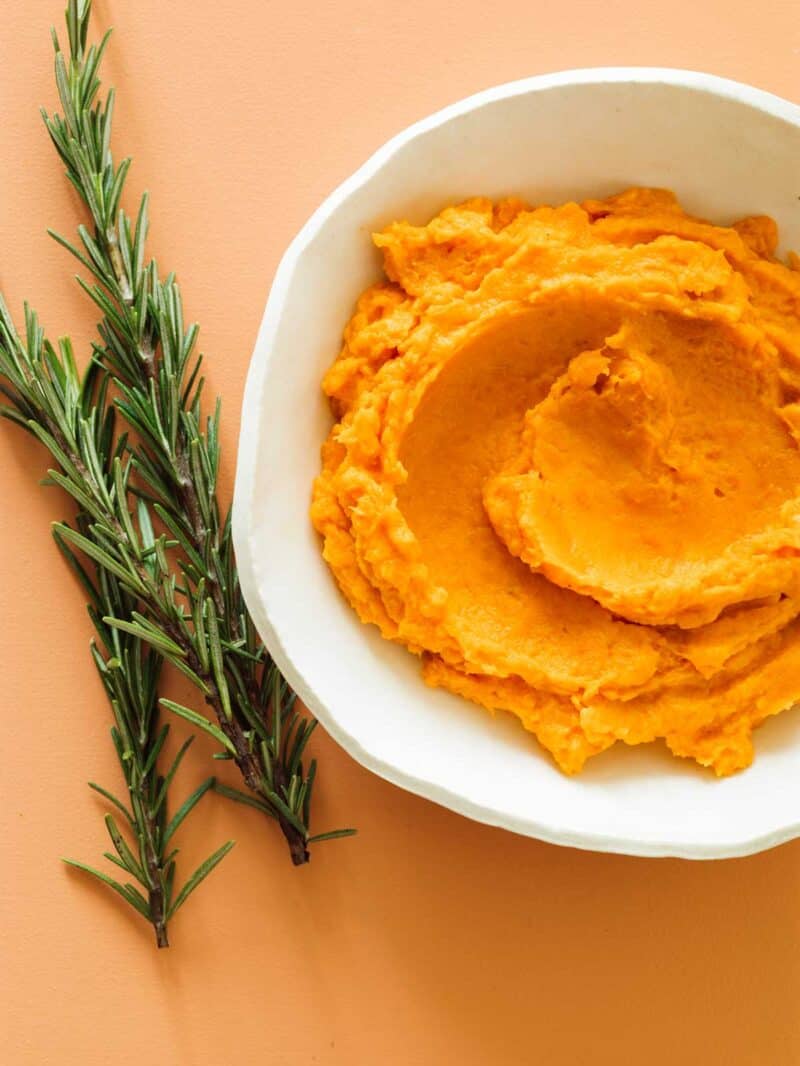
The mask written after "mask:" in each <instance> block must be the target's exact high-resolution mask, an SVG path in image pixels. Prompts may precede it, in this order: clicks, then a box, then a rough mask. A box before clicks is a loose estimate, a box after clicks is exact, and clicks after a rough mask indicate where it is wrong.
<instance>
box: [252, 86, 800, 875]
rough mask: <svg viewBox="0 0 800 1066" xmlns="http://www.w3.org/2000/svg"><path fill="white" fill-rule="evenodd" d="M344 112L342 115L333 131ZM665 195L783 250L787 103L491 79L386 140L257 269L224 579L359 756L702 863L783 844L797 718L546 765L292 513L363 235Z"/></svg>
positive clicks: (569, 832)
mask: <svg viewBox="0 0 800 1066" xmlns="http://www.w3.org/2000/svg"><path fill="white" fill-rule="evenodd" d="M346 121H347V119H346V116H343V122H345V123H346ZM630 185H656V186H667V187H669V188H672V189H673V190H675V192H677V194H678V195H679V197H680V199H681V201H682V203H683V204H684V206H685V207H686V208H687V209H688V210H689V211H691V212H693V213H695V214H698V215H701V216H705V217H708V218H710V219H712V220H715V221H720V222H726V221H730V220H733V219H736V218H739V217H741V216H743V215H747V214H756V213H758V214H761V213H763V214H769V215H772V216H773V217H774V218H775V219H777V221H778V223H779V225H780V228H781V236H782V242H783V247H784V249H785V248H791V247H800V202H798V201H799V200H800V108H799V107H797V106H795V105H794V104H790V103H788V102H786V101H785V100H781V99H779V98H778V97H775V96H771V95H769V94H768V93H764V92H760V91H759V90H757V89H753V88H750V87H748V86H746V85H740V84H738V83H736V82H732V81H725V80H722V79H720V78H715V77H711V76H709V75H706V74H694V73H690V72H688V71H681V70H657V69H650V68H627V69H626V68H620V69H599V70H579V71H568V72H566V73H560V74H548V75H544V76H543V77H537V78H531V79H529V80H525V81H518V82H513V83H511V84H509V85H501V86H499V87H498V88H495V89H489V90H488V91H486V92H482V93H479V94H478V95H477V96H472V97H470V98H469V99H467V100H463V101H461V102H460V103H457V104H454V105H453V106H452V107H448V108H446V109H445V110H444V111H440V112H438V113H437V114H435V115H432V116H431V117H430V118H426V119H424V120H423V121H422V122H419V123H417V124H416V125H415V126H412V127H411V128H410V129H408V130H406V131H405V132H403V133H401V134H400V135H399V136H397V137H395V138H394V139H393V140H391V141H390V142H389V143H388V144H386V145H385V146H384V147H383V148H381V149H380V150H379V151H378V152H376V154H375V155H374V156H373V157H372V158H371V159H370V160H369V161H368V162H367V163H365V164H364V166H362V167H361V169H360V170H358V171H357V172H356V173H355V174H354V175H353V176H352V177H351V178H349V179H348V180H347V181H346V182H345V183H344V184H343V185H341V186H340V187H339V188H338V189H337V190H336V191H335V192H334V193H333V194H332V195H331V196H329V197H328V199H327V200H326V201H325V203H324V204H323V205H322V206H321V207H320V208H319V210H318V211H316V212H315V214H314V215H313V216H312V218H311V219H310V220H309V221H308V222H307V223H306V225H305V226H304V227H303V229H302V231H301V232H300V234H299V235H298V236H297V238H296V239H295V240H294V242H293V243H292V245H291V247H290V248H289V250H288V251H287V252H286V254H285V256H284V257H283V260H282V262H281V264H280V267H279V269H278V272H277V275H276V277H275V280H274V283H273V286H272V291H271V294H270V297H269V301H268V303H267V308H266V312H265V314H264V320H263V324H262V326H261V331H260V333H259V337H258V342H257V344H256V349H255V352H254V354H253V360H252V364H251V367H250V372H249V376H248V379H247V389H246V393H245V401H244V411H243V418H242V430H241V439H240V443H239V460H238V471H237V481H236V494H235V506H234V536H235V542H236V549H237V552H238V558H239V567H240V572H241V579H242V585H243V588H244V592H245V595H246V597H247V602H248V604H249V606H250V609H251V611H252V614H253V618H254V620H255V622H256V625H257V626H258V628H259V630H260V632H261V633H262V634H263V637H264V639H265V641H266V643H267V645H268V646H269V648H270V651H271V652H272V654H273V656H274V657H275V660H276V662H277V663H278V665H279V666H280V668H281V669H282V670H283V672H284V673H285V675H286V677H287V678H288V680H289V681H290V682H291V684H292V685H293V686H294V688H295V689H296V690H297V692H298V693H299V695H300V697H301V698H302V699H303V701H304V702H305V703H306V704H307V705H308V706H309V708H310V709H311V710H312V711H313V713H314V714H315V715H317V716H318V717H319V719H320V720H321V722H322V724H323V725H324V726H325V728H326V729H327V730H328V731H329V732H330V733H331V734H332V735H333V736H334V737H335V738H336V740H338V741H339V743H340V744H342V746H343V747H344V748H346V750H347V751H348V752H350V754H351V755H352V756H353V757H354V758H356V759H357V760H358V761H359V762H361V763H363V764H364V765H365V766H367V767H369V768H370V769H371V770H373V771H375V773H377V774H380V775H381V776H382V777H385V778H387V779H388V780H389V781H393V782H394V783H395V784H397V785H400V786H402V787H403V788H407V789H409V790H411V791H412V792H416V793H419V794H420V795H422V796H426V797H427V798H429V799H432V800H434V801H435V802H437V803H441V804H443V805H444V806H446V807H450V808H451V809H453V810H456V811H459V812H460V813H462V814H465V815H467V816H469V817H471V818H475V819H477V820H479V821H482V822H488V823H490V824H492V825H499V826H504V827H505V828H507V829H511V830H514V831H515V832H517V833H524V834H528V835H530V836H534V837H539V838H541V839H542V840H548V841H552V842H555V843H559V844H569V845H573V846H576V847H582V848H593V849H596V850H602V851H617V852H625V853H628V854H631V855H678V856H685V857H687V858H720V857H723V856H731V855H743V854H747V853H749V852H754V851H758V850H760V849H762V848H767V847H770V846H772V845H774V844H777V843H779V842H781V841H784V840H787V839H789V838H790V837H794V836H797V835H800V718H799V717H798V714H797V713H785V714H783V715H781V716H780V717H779V718H777V719H774V720H773V721H771V722H769V723H767V724H766V725H764V726H763V727H762V728H760V729H759V730H758V731H757V734H756V749H757V755H756V761H755V763H754V765H753V766H752V767H751V768H750V769H749V770H747V771H745V772H744V773H742V774H738V775H736V776H734V777H730V778H727V779H725V780H722V781H717V780H716V779H714V778H713V776H712V775H711V774H710V772H708V771H702V770H700V769H698V768H697V767H696V766H694V765H688V764H687V763H685V762H682V761H680V760H678V759H674V758H672V757H670V756H668V755H667V754H666V751H665V749H664V748H663V747H662V746H661V745H648V746H647V747H642V748H627V747H623V745H617V746H616V747H615V748H614V749H613V750H612V751H611V752H608V753H606V754H604V755H601V756H599V757H598V758H597V759H595V760H592V762H591V763H590V765H589V766H588V767H587V769H586V770H585V771H584V773H583V774H582V775H581V776H580V777H579V778H574V779H571V778H567V777H564V776H563V775H562V774H561V773H559V771H558V770H556V769H555V767H554V766H553V764H552V762H551V761H550V759H549V757H548V756H547V755H545V754H544V753H543V752H542V751H541V749H540V748H539V747H538V745H537V743H536V741H535V740H534V739H533V737H532V736H530V735H529V734H527V733H525V732H524V731H523V730H522V728H521V727H519V726H518V725H517V724H516V721H515V720H513V719H512V718H511V716H510V715H509V716H505V715H498V717H497V718H494V719H493V718H491V717H490V716H489V715H488V714H487V713H486V712H485V711H483V710H481V709H480V708H478V707H476V706H473V705H472V704H470V703H468V702H466V701H464V700H461V699H460V698H458V697H456V696H453V695H451V694H449V693H446V692H443V691H439V690H431V689H428V688H427V687H426V686H425V685H424V683H423V682H422V679H421V678H420V675H419V663H418V661H417V659H416V658H414V657H413V656H412V655H410V654H409V653H408V652H406V651H405V649H403V648H401V647H399V646H396V645H392V644H390V643H388V642H387V641H384V640H382V639H381V637H380V636H379V635H378V633H377V631H376V630H375V629H373V628H371V627H367V626H364V625H362V624H361V623H360V622H359V621H358V619H357V618H356V615H355V614H354V612H353V611H352V609H351V608H350V607H349V606H348V604H347V603H346V602H345V600H344V599H343V597H342V596H341V595H340V593H339V591H338V589H337V588H336V586H335V584H334V581H333V578H332V576H331V574H330V572H329V570H328V568H327V566H326V565H325V563H324V562H323V560H322V557H321V554H320V544H319V543H318V540H317V537H316V535H315V533H314V531H313V530H312V528H311V523H310V521H309V518H308V507H309V500H310V491H311V483H312V480H313V478H314V476H315V475H316V474H317V472H318V470H319V448H320V445H321V443H322V441H323V439H324V438H325V436H326V435H327V433H328V431H329V428H330V425H331V418H330V415H329V412H328V409H327V405H326V403H325V402H324V400H323V397H322V393H321V390H320V380H321V378H322V375H323V372H324V371H325V370H326V368H327V367H328V366H329V364H330V363H331V361H332V360H333V358H334V357H335V356H336V354H337V352H338V349H339V343H340V337H341V333H342V329H343V327H344V325H345V323H346V322H347V320H348V318H349V316H350V314H351V312H352V309H353V304H354V301H355V300H356V297H357V296H358V295H359V294H360V292H361V291H362V290H363V289H364V288H365V287H366V286H367V285H368V284H370V283H371V282H373V281H375V280H376V279H377V278H379V277H380V261H379V257H378V255H377V254H376V252H375V250H374V249H373V247H372V243H371V241H370V233H371V231H373V230H375V229H378V228H380V227H382V226H384V225H385V224H386V223H388V222H390V221H392V220H394V219H398V218H407V219H410V220H411V221H414V222H417V223H424V222H426V221H428V219H429V218H430V217H432V216H433V215H434V214H435V213H436V212H437V211H438V210H439V209H440V208H441V207H442V206H444V205H445V204H448V203H455V202H458V201H459V200H462V199H465V198H467V197H469V196H474V195H487V196H490V197H498V196H502V195H506V194H512V193H515V194H519V195H521V196H523V197H524V198H526V199H527V200H529V201H531V202H533V203H542V202H550V203H560V202H563V201H565V200H569V199H572V198H574V199H578V200H580V199H581V198H584V197H589V196H603V195H604V194H608V193H611V192H615V191H617V190H620V189H623V188H625V187H627V186H630Z"/></svg>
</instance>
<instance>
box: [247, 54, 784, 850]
mask: <svg viewBox="0 0 800 1066" xmlns="http://www.w3.org/2000/svg"><path fill="white" fill-rule="evenodd" d="M608 83H631V84H645V85H646V84H653V85H674V86H678V87H680V88H688V89H693V90H696V91H699V92H704V93H709V94H711V95H714V96H718V97H722V98H725V99H728V100H732V101H735V102H738V103H741V104H744V105H746V106H750V107H752V108H754V109H756V110H759V111H762V112H764V113H765V114H767V115H770V116H772V117H775V118H778V119H781V120H783V121H785V122H787V123H789V124H791V125H793V126H796V127H798V128H800V105H797V104H794V103H792V102H791V101H789V100H786V99H784V98H783V97H780V96H777V95H775V94H773V93H771V92H768V91H766V90H764V89H758V88H756V87H754V86H752V85H748V84H746V83H744V82H739V81H734V80H731V79H729V78H723V77H719V76H717V75H715V74H707V73H703V72H700V71H695V70H684V69H681V68H673V67H645V66H642V67H638V66H633V67H624V66H623V67H616V66H615V67H585V68H576V69H570V70H561V71H555V72H553V73H548V74H539V75H534V76H532V77H527V78H521V79H518V80H515V81H510V82H505V83H503V84H500V85H495V86H492V87H490V88H487V89H483V90H481V91H479V92H477V93H474V94H472V95H470V96H467V97H464V98H462V99H460V100H457V101H455V102H454V103H452V104H449V105H447V106H445V107H443V108H441V109H439V110H437V111H435V112H433V113H431V114H430V115H427V116H426V117H424V118H422V119H420V120H418V121H416V122H414V123H412V124H411V125H410V126H407V127H406V128H405V129H403V130H401V131H400V132H399V133H397V134H395V135H394V136H393V137H391V138H390V139H389V140H387V141H386V142H385V143H384V144H383V145H381V147H379V148H378V149H377V150H376V151H375V152H373V153H372V155H371V156H369V158H368V159H367V160H366V161H365V162H364V163H363V164H362V165H361V166H360V167H358V169H357V170H355V171H354V172H353V173H352V174H351V175H350V176H349V177H348V178H346V179H345V180H344V181H343V182H342V183H341V184H340V185H338V186H337V187H336V188H335V189H334V190H333V191H332V192H331V193H330V194H329V195H328V196H327V197H326V198H325V199H324V201H323V202H322V203H321V204H320V206H319V207H318V208H317V209H316V210H315V211H314V212H313V214H312V215H311V216H310V217H309V218H308V220H307V221H306V222H305V224H304V225H303V226H302V228H301V229H300V230H299V232H298V233H297V235H296V236H295V238H294V239H293V240H292V242H291V243H290V244H289V246H288V248H287V249H286V251H285V252H284V254H283V256H282V258H281V260H280V262H279V264H278V267H277V270H276V272H275V276H274V279H273V282H272V285H271V287H270V291H269V296H268V299H267V304H266V307H265V310H264V315H263V318H262V321H261V326H260V328H259V332H258V335H257V339H256V343H255V346H254V350H253V354H252V356H251V360H250V364H249V368H248V371H247V377H246V382H245V389H244V398H243V402H242V418H241V427H240V433H239V443H238V454H237V461H236V476H235V484H234V497H233V519H232V525H233V541H234V548H235V551H236V557H237V562H238V567H239V578H240V583H241V588H242V592H243V595H244V597H245V601H246V603H247V605H248V607H249V609H250V612H251V614H252V616H253V619H254V621H255V623H256V626H257V628H258V630H259V632H260V634H261V636H262V638H263V639H264V641H265V644H266V645H267V647H268V649H269V652H270V655H271V656H272V658H273V659H274V661H275V663H276V664H277V666H278V667H279V669H280V670H281V672H282V673H283V675H284V676H285V677H286V679H287V681H289V683H290V684H291V686H292V688H293V689H294V690H295V692H296V693H297V694H298V696H299V697H300V699H301V700H302V702H303V703H304V704H305V705H306V706H307V707H308V709H309V710H310V711H311V713H312V714H313V715H314V716H315V717H316V718H317V719H319V721H320V722H321V723H322V725H323V726H324V727H325V729H326V731H327V732H328V733H329V734H330V735H331V736H332V737H333V738H334V740H335V741H336V742H337V743H338V744H339V745H341V747H343V748H344V749H345V751H347V752H348V754H349V755H351V756H352V757H353V758H354V759H355V760H356V761H357V762H358V763H360V764H361V765H362V766H364V767H366V768H367V769H368V770H371V771H372V772H373V773H375V774H377V775H378V776H379V777H382V778H384V779H385V780H387V781H389V782H391V783H392V784H394V785H397V786H399V787H400V788H403V789H405V790H407V791H409V792H412V793H414V794H416V795H419V796H422V797H424V798H425V799H428V800H431V801H432V802H434V803H437V804H439V805H440V806H442V807H445V808H447V809H449V810H452V811H455V812H456V813H458V814H462V815H465V816H466V817H468V818H471V819H472V820H474V821H477V822H481V823H483V824H486V825H492V826H497V827H500V828H503V829H507V830H509V831H511V832H515V833H518V834H521V835H523V836H529V837H534V838H536V839H538V840H543V841H546V842H548V843H553V844H560V845H563V846H568V847H576V848H580V849H584V850H591V851H598V852H611V853H618V854H625V855H635V856H645V857H675V858H685V859H722V858H733V857H739V856H745V855H751V854H754V853H755V852H759V851H763V850H765V849H767V848H771V847H774V846H776V845H778V844H781V843H784V842H785V841H788V840H791V839H792V838H794V837H796V836H800V820H795V821H791V822H788V823H783V824H777V825H774V826H773V827H772V828H770V829H768V830H765V831H764V832H760V833H754V834H750V835H745V836H743V837H741V839H738V840H730V839H729V840H726V841H724V842H721V843H714V842H711V843H709V842H702V843H700V842H687V841H680V842H677V841H676V842H674V843H670V842H669V841H666V840H659V841H655V842H654V841H650V840H647V839H646V838H638V839H634V838H631V837H630V836H628V835H625V836H616V835H614V834H613V833H607V834H599V833H593V832H586V831H584V832H576V831H566V830H564V829H559V828H554V827H553V826H552V825H549V824H548V823H547V822H542V821H540V820H538V819H537V818H536V817H533V816H530V815H516V816H514V817H513V818H512V817H509V815H508V813H507V812H505V811H500V810H496V809H492V808H491V807H488V806H484V805H481V804H476V803H475V802H473V801H471V800H469V799H467V798H465V797H464V796H463V795H460V794H458V793H456V792H453V791H451V790H450V789H449V788H446V787H444V786H442V785H440V784H439V783H437V782H436V781H435V780H431V779H430V778H426V777H417V776H415V775H413V774H412V773H410V772H408V771H406V770H402V769H399V768H398V767H396V766H394V765H392V764H391V763H387V762H386V761H385V759H384V758H382V757H381V756H380V755H377V754H375V753H374V752H372V751H370V750H369V749H368V748H366V747H364V746H363V745H362V743H361V741H360V740H359V739H358V738H357V737H355V736H353V735H352V734H351V733H349V732H348V731H347V730H346V729H345V728H344V727H342V726H341V725H340V723H339V721H338V719H337V718H336V717H335V716H334V715H333V714H332V713H331V712H330V711H329V710H328V708H327V707H326V706H325V705H324V704H323V703H322V701H321V700H320V699H319V698H318V697H317V695H316V693H315V691H314V689H313V687H312V685H311V684H310V683H309V682H308V681H307V680H306V678H305V676H304V674H303V673H302V671H301V670H300V669H299V668H298V667H297V666H296V665H295V663H294V662H293V661H292V659H291V658H290V656H289V655H288V653H287V651H286V649H285V647H284V643H283V640H282V639H281V634H280V632H279V630H278V628H277V626H276V624H275V623H274V622H273V619H272V618H271V617H270V612H269V609H268V607H267V604H266V603H265V601H264V598H263V596H262V594H261V590H260V588H259V581H258V578H257V570H256V564H255V558H254V554H253V550H252V549H253V542H252V538H251V535H250V533H251V521H250V516H251V515H252V507H251V503H252V501H253V499H254V492H255V476H256V468H257V463H258V456H259V451H260V448H259V441H260V438H261V432H262V430H263V420H262V419H261V418H259V417H258V414H259V411H260V408H261V399H262V396H263V391H264V386H265V383H266V379H267V377H268V373H269V369H270V366H271V364H272V360H273V352H274V347H273V342H274V338H275V334H276V331H277V326H278V323H279V321H280V318H281V315H282V313H283V307H284V303H285V300H286V296H287V293H288V291H289V288H290V286H291V284H292V280H293V276H294V273H295V269H296V267H297V265H298V262H299V260H300V258H301V256H302V255H303V253H304V252H305V250H306V248H307V247H308V245H309V244H310V243H311V242H312V241H313V240H314V238H315V236H316V235H317V233H318V232H319V230H320V229H321V228H322V227H323V225H324V224H325V223H326V222H327V221H328V219H329V218H330V217H331V216H332V215H333V214H334V213H335V212H336V211H337V210H338V209H339V207H340V206H341V205H342V204H343V203H344V202H345V201H346V200H348V199H349V198H350V197H351V196H352V195H353V194H355V193H356V192H358V190H359V189H361V188H362V186H364V185H365V184H366V183H367V182H369V181H370V180H371V179H372V178H373V177H374V176H375V175H377V173H378V172H379V171H380V170H381V169H382V168H383V167H384V166H385V165H386V164H387V163H388V162H389V161H390V160H391V159H392V157H393V156H394V155H395V154H396V153H397V152H398V151H399V150H400V149H401V148H403V147H404V146H405V145H406V144H408V143H409V142H411V141H413V140H414V139H416V138H417V137H419V136H421V135H423V134H425V133H428V132H429V131H431V130H433V129H436V128H437V127H439V126H442V125H444V124H446V123H448V122H450V121H451V120H452V119H455V118H458V117H460V116H462V115H465V114H468V113H470V112H473V111H477V110H479V109H480V108H483V107H485V106H486V105H488V104H492V103H495V102H496V101H499V100H503V99H509V98H513V97H517V96H525V95H528V94H530V93H534V92H539V91H542V90H547V89H553V88H560V87H566V86H572V85H587V84H590V85H591V84H598V85H599V84H608Z"/></svg>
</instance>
